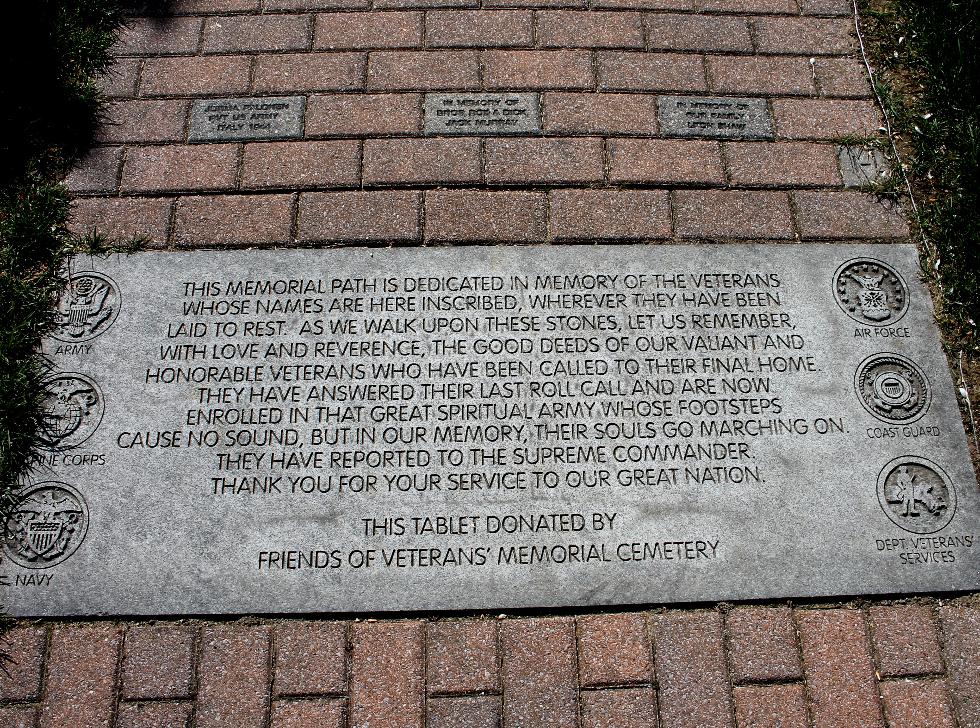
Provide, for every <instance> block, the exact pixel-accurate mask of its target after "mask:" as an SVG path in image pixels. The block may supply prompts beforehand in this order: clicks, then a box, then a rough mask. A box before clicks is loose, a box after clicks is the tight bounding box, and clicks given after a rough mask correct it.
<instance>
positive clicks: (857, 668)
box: [797, 609, 884, 728]
mask: <svg viewBox="0 0 980 728" xmlns="http://www.w3.org/2000/svg"><path fill="white" fill-rule="evenodd" d="M797 621H798V624H799V628H800V640H801V643H802V647H803V666H804V671H805V675H806V684H807V687H808V695H809V701H810V710H811V713H812V715H813V725H814V728H837V727H840V728H844V727H845V726H852V725H861V726H868V727H869V728H870V727H872V726H882V725H884V723H883V721H882V715H881V706H880V705H879V703H878V694H877V692H878V691H877V689H876V686H875V672H874V664H873V662H872V659H871V645H870V644H868V637H867V627H866V625H865V618H864V615H863V614H862V613H861V612H859V611H857V610H854V609H828V610H805V611H800V612H798V613H797Z"/></svg>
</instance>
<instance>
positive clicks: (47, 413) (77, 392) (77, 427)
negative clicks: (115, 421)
mask: <svg viewBox="0 0 980 728" xmlns="http://www.w3.org/2000/svg"><path fill="white" fill-rule="evenodd" d="M47 390H48V393H47V396H46V397H45V398H44V404H43V407H44V419H43V421H42V426H41V427H42V429H41V433H40V436H41V441H42V443H43V444H44V446H45V447H47V448H49V449H52V450H53V449H59V450H61V449H68V448H72V447H76V446H78V445H80V444H82V443H83V442H85V440H87V439H88V438H89V437H91V436H92V433H93V432H95V430H96V428H97V427H98V426H99V423H100V422H101V421H102V415H103V413H104V411H105V405H104V402H103V400H102V392H101V390H99V387H98V385H97V384H96V383H95V382H94V381H92V380H91V379H89V378H88V377H86V376H85V375H83V374H75V373H74V372H66V373H63V374H58V375H57V376H55V377H52V378H51V379H50V380H48V383H47Z"/></svg>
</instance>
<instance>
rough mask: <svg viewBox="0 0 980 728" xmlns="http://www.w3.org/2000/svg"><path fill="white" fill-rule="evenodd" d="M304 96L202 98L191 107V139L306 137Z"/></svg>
mask: <svg viewBox="0 0 980 728" xmlns="http://www.w3.org/2000/svg"><path fill="white" fill-rule="evenodd" d="M305 114H306V97H304V96H276V97H272V96H255V97H251V98H237V99H200V100H197V101H195V102H194V105H193V106H192V107H191V128H190V134H189V136H188V140H189V141H192V142H229V141H238V140H242V139H296V138H299V137H302V136H303V118H304V115H305Z"/></svg>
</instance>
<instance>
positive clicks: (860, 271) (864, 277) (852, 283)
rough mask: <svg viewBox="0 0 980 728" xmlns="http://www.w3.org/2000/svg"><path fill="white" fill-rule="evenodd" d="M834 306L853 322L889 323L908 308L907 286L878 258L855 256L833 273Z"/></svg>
mask: <svg viewBox="0 0 980 728" xmlns="http://www.w3.org/2000/svg"><path fill="white" fill-rule="evenodd" d="M834 293H835V297H836V299H837V305H838V306H840V307H841V310H843V311H844V313H846V314H847V315H848V316H850V317H851V318H852V319H854V320H855V321H859V322H861V323H863V324H868V325H871V326H890V325H891V324H894V323H895V322H897V321H898V320H899V319H901V318H902V316H904V315H905V312H906V310H907V309H908V287H907V286H906V285H905V281H904V280H902V277H901V276H900V275H899V274H898V273H897V272H896V271H894V270H892V269H891V268H890V267H889V266H887V265H885V264H884V263H882V262H881V261H880V260H874V259H873V258H857V259H855V260H850V261H848V262H847V263H844V265H842V266H841V267H840V268H838V269H837V272H836V273H835V274H834Z"/></svg>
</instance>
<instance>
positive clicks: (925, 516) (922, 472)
mask: <svg viewBox="0 0 980 728" xmlns="http://www.w3.org/2000/svg"><path fill="white" fill-rule="evenodd" d="M878 504H879V505H880V506H881V510H883V511H884V512H885V515H886V516H888V518H889V519H891V521H892V523H894V524H895V525H896V526H898V527H899V528H902V529H904V530H906V531H908V532H909V533H935V532H936V531H939V530H941V529H943V528H945V527H946V526H948V525H949V522H950V521H952V520H953V515H954V514H955V513H956V489H955V488H953V483H952V481H951V480H950V479H949V476H948V475H946V473H945V472H943V470H942V468H940V467H939V466H938V465H936V464H935V463H934V462H932V461H931V460H926V459H925V458H920V457H915V456H913V455H906V456H904V457H900V458H896V459H895V460H892V461H891V462H890V463H888V465H886V466H885V467H884V469H883V470H882V471H881V474H880V475H879V476H878Z"/></svg>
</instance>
